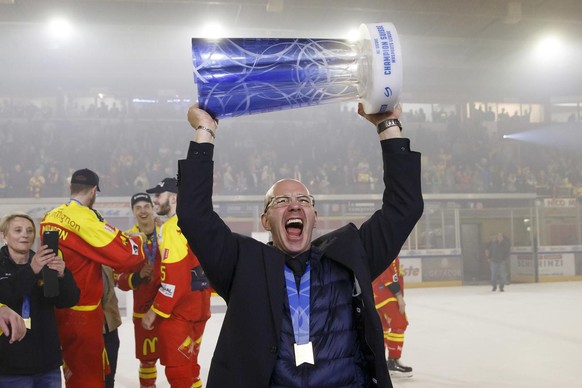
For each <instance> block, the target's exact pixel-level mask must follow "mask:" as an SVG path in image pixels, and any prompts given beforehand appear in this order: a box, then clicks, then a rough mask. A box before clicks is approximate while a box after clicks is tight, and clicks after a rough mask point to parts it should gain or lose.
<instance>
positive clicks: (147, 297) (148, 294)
mask: <svg viewBox="0 0 582 388" xmlns="http://www.w3.org/2000/svg"><path fill="white" fill-rule="evenodd" d="M139 232H140V231H139V228H138V226H137V224H135V225H134V226H133V227H132V228H131V229H128V230H126V231H125V233H127V234H131V233H139ZM154 233H156V234H157V233H158V228H157V227H155V229H154ZM155 248H156V250H155V252H152V249H154V246H153V242H152V241H147V242H146V246H145V247H144V252H145V251H146V250H147V252H152V253H154V254H155V256H154V270H153V271H152V276H151V278H150V279H149V281H143V282H140V283H138V284H137V285H135V283H134V277H135V276H138V275H139V271H140V270H141V269H142V267H143V266H144V264H145V260H144V261H142V262H141V263H140V264H138V266H137V267H136V268H134V269H133V270H132V271H130V272H121V273H118V274H116V275H117V287H118V288H119V289H121V290H123V291H129V290H133V317H134V318H143V316H144V315H145V313H146V312H147V311H148V310H149V309H150V306H151V305H152V303H153V301H154V298H155V296H156V293H157V292H158V288H160V267H161V257H160V250H159V249H158V248H157V246H156V247H155ZM147 252H146V256H147ZM146 260H147V258H146Z"/></svg>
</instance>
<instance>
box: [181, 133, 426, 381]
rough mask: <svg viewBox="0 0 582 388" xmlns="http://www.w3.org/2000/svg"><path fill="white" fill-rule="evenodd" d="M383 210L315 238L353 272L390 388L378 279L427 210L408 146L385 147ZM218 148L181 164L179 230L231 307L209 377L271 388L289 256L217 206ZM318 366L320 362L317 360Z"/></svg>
mask: <svg viewBox="0 0 582 388" xmlns="http://www.w3.org/2000/svg"><path fill="white" fill-rule="evenodd" d="M381 144H382V150H383V153H382V155H383V160H384V183H385V185H386V189H385V191H384V194H383V205H382V208H381V209H380V210H378V211H376V212H375V213H374V214H373V215H372V217H370V219H369V220H367V221H366V222H365V223H364V224H363V225H362V226H361V227H360V228H359V229H358V228H356V227H355V225H353V224H349V225H346V226H344V227H342V228H340V229H338V230H336V231H333V232H331V233H329V234H327V235H325V236H322V237H320V238H318V239H316V240H315V241H314V242H313V246H314V248H315V249H319V250H322V251H323V256H322V259H324V258H326V257H327V258H328V259H330V260H333V261H335V262H338V263H340V264H342V265H344V266H345V267H347V268H349V269H351V270H352V271H353V273H354V276H355V279H356V280H357V283H358V284H359V286H360V287H361V291H362V292H361V296H360V302H361V303H362V304H363V311H362V318H363V323H364V329H363V333H362V335H365V342H364V341H363V342H362V343H367V345H368V347H367V349H364V351H365V352H366V354H368V355H369V356H370V360H371V361H370V365H369V369H370V370H371V371H372V377H373V378H375V379H377V381H378V386H379V387H391V386H392V384H391V382H390V378H389V375H388V371H387V368H386V363H385V358H384V341H383V333H382V326H381V323H380V320H379V318H378V314H377V313H376V310H375V306H374V299H373V293H372V287H371V283H372V279H374V278H375V277H376V276H378V275H379V274H380V273H382V271H384V269H385V268H386V267H387V266H388V265H389V264H390V263H391V262H392V260H393V259H394V258H395V257H396V256H397V255H398V253H399V251H400V249H401V247H402V244H403V243H404V241H405V240H406V238H407V237H408V235H409V234H410V232H411V231H412V229H413V227H414V225H415V224H416V222H417V221H418V219H419V218H420V216H421V214H422V210H423V200H422V194H421V190H420V154H419V153H416V152H411V151H410V148H409V141H408V139H392V140H386V141H382V142H381ZM213 151H214V146H213V145H211V144H197V143H191V144H190V149H189V152H188V159H186V160H181V161H180V162H179V170H178V180H179V194H178V208H177V212H178V220H179V221H178V223H179V226H180V227H181V229H182V232H183V233H184V235H185V236H186V238H187V239H188V242H189V244H190V246H191V248H192V249H193V250H194V252H195V253H196V255H197V256H198V258H199V260H200V263H201V264H202V267H203V268H204V270H205V272H206V274H207V276H208V279H209V280H210V283H211V284H212V286H213V287H214V289H215V290H216V292H217V293H218V294H219V295H220V296H222V297H223V298H224V299H225V300H226V302H227V305H228V308H227V311H226V314H225V318H224V322H223V325H222V329H221V332H220V335H219V338H218V343H217V345H216V349H215V352H214V357H213V359H212V364H211V367H210V373H209V376H208V384H207V386H208V387H218V388H224V387H249V388H259V387H267V386H268V384H269V381H270V378H271V374H272V371H273V368H274V365H275V361H276V359H277V352H278V346H279V344H280V329H281V322H282V312H283V305H284V303H285V298H287V294H286V292H285V278H284V265H285V255H284V254H283V253H282V252H281V251H279V250H278V249H276V248H274V247H273V246H270V245H267V244H263V243H261V242H259V241H256V240H255V239H253V238H250V237H246V236H242V235H239V234H236V233H233V232H231V230H230V229H229V228H228V227H227V226H226V224H225V223H224V222H223V220H222V219H221V218H220V217H219V216H218V214H216V213H215V212H214V210H213V207H212V198H211V196H212V184H213V182H212V180H213V166H214V163H213V162H212V155H213ZM315 356H316V359H317V355H315Z"/></svg>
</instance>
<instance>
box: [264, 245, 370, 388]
mask: <svg viewBox="0 0 582 388" xmlns="http://www.w3.org/2000/svg"><path fill="white" fill-rule="evenodd" d="M310 263H311V306H310V311H311V316H310V340H311V342H312V343H313V352H314V357H315V364H314V365H311V364H302V365H299V366H295V355H294V350H293V344H294V343H295V339H294V336H293V325H292V323H291V315H290V312H289V302H288V300H287V298H285V305H284V311H283V322H282V326H281V346H280V347H279V349H280V350H279V354H278V356H277V362H276V365H275V369H274V371H273V374H272V376H271V382H270V387H273V388H275V387H281V388H283V387H285V388H291V387H301V388H306V387H313V388H324V387H329V388H340V387H351V388H354V387H367V386H369V385H370V378H369V376H368V374H367V372H366V370H365V363H364V356H363V354H362V351H361V346H360V343H359V340H358V336H357V332H356V328H355V324H354V320H353V316H352V314H353V309H352V290H353V285H354V277H353V274H352V273H351V271H349V270H347V269H346V268H345V267H343V266H341V265H340V264H337V263H335V262H332V261H331V260H328V259H326V258H325V257H323V258H322V259H320V258H319V257H317V254H315V253H313V252H312V257H311V262H310Z"/></svg>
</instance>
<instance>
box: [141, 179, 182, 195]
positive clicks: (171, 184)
mask: <svg viewBox="0 0 582 388" xmlns="http://www.w3.org/2000/svg"><path fill="white" fill-rule="evenodd" d="M166 191H169V192H170V193H178V180H177V179H176V178H164V179H163V180H162V181H161V182H160V183H158V184H157V186H156V187H152V188H151V189H147V190H146V193H149V194H159V193H165V192H166Z"/></svg>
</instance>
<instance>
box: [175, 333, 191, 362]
mask: <svg viewBox="0 0 582 388" xmlns="http://www.w3.org/2000/svg"><path fill="white" fill-rule="evenodd" d="M178 351H179V352H180V353H182V354H183V355H184V357H186V358H191V357H192V355H193V354H194V341H193V340H192V338H190V336H188V337H186V339H185V340H184V342H182V344H181V345H180V346H179V347H178Z"/></svg>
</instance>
